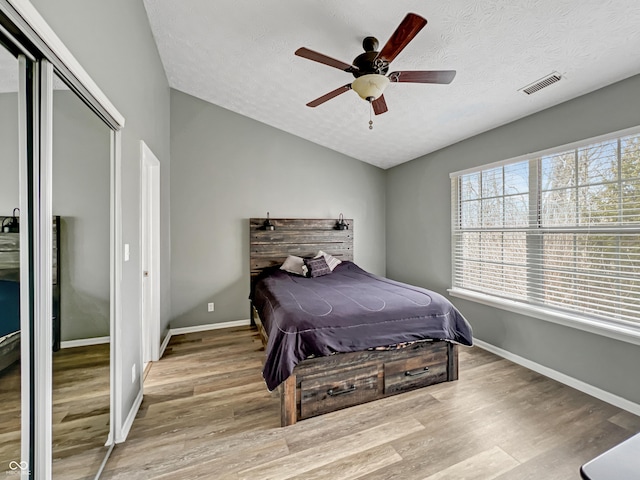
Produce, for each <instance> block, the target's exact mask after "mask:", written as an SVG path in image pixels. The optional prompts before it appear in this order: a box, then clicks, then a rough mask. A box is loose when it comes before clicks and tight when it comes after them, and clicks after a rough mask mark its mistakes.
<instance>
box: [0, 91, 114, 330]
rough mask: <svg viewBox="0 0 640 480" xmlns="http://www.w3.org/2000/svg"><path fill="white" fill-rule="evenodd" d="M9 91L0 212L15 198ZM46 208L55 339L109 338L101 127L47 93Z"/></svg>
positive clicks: (4, 98)
mask: <svg viewBox="0 0 640 480" xmlns="http://www.w3.org/2000/svg"><path fill="white" fill-rule="evenodd" d="M17 108H18V107H17V94H15V93H2V94H0V168H1V169H2V170H1V171H2V174H1V175H0V178H1V179H2V182H1V186H0V215H10V214H11V212H12V210H13V208H14V207H17V206H18V203H19V191H18V190H19V189H18V118H17V111H18V110H17ZM53 123H54V126H53V212H54V215H59V216H60V217H61V239H60V240H61V243H60V281H61V284H60V285H61V289H60V290H61V293H60V296H61V319H62V320H61V321H62V325H61V333H62V340H63V341H65V340H75V339H81V338H91V337H101V336H108V335H109V159H110V155H109V149H110V141H109V131H110V130H109V128H108V127H107V126H106V125H105V124H104V123H103V122H102V121H101V120H99V119H98V117H97V116H96V115H95V114H93V113H92V112H91V111H90V110H89V109H88V108H87V107H86V106H85V105H84V104H83V103H82V102H81V101H80V100H79V99H78V98H77V97H76V96H75V95H74V94H73V93H71V92H70V91H68V90H56V91H54V102H53Z"/></svg>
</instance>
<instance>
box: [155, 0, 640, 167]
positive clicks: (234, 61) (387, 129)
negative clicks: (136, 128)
mask: <svg viewBox="0 0 640 480" xmlns="http://www.w3.org/2000/svg"><path fill="white" fill-rule="evenodd" d="M144 5H145V7H146V10H147V14H148V17H149V21H150V24H151V28H152V31H153V34H154V36H155V39H156V43H157V45H158V50H159V52H160V57H161V59H162V62H163V64H164V68H165V71H166V73H167V77H168V81H169V85H170V86H171V87H172V88H175V89H177V90H180V91H182V92H185V93H188V94H190V95H193V96H195V97H198V98H201V99H203V100H206V101H208V102H211V103H213V104H216V105H219V106H221V107H224V108H226V109H229V110H231V111H234V112H237V113H239V114H242V115H245V116H247V117H250V118H253V119H255V120H258V121H260V122H263V123H266V124H268V125H271V126H273V127H276V128H278V129H281V130H284V131H286V132H289V133H292V134H294V135H297V136H299V137H302V138H305V139H307V140H309V141H312V142H315V143H317V144H320V145H323V146H325V147H327V148H330V149H333V150H336V151H338V152H341V153H344V154H345V155H348V156H350V157H353V158H357V159H359V160H362V161H364V162H368V163H371V164H373V165H377V166H379V167H382V168H389V167H392V166H394V165H397V164H400V163H402V162H406V161H408V160H411V159H414V158H417V157H420V156H422V155H425V154H427V153H429V152H432V151H435V150H438V149H440V148H443V147H445V146H447V145H450V144H452V143H455V142H458V141H460V140H463V139H465V138H468V137H470V136H473V135H476V134H478V133H481V132H483V131H486V130H489V129H491V128H494V127H497V126H499V125H502V124H505V123H508V122H511V121H513V120H516V119H518V118H521V117H524V116H526V115H529V114H531V113H533V112H536V111H539V110H543V109H545V108H547V107H550V106H552V105H555V104H558V103H560V102H563V101H566V100H569V99H571V98H574V97H577V96H579V95H583V94H585V93H587V92H590V91H593V90H596V89H598V88H601V87H603V86H605V85H608V84H610V83H613V82H616V81H619V80H622V79H624V78H626V77H629V76H632V75H634V74H637V73H640V28H638V25H640V1H638V0H515V1H513V0H483V1H478V0H450V1H446V2H442V1H424V0H422V1H417V0H409V1H402V2H391V1H388V0H386V1H382V0H350V1H345V0H323V1H303V0H279V1H277V2H264V1H258V0H253V1H252V0H242V1H237V0H235V1H232V0H216V1H215V2H214V1H210V0H181V1H179V2H177V1H175V0H144ZM408 12H415V13H417V14H419V15H422V16H423V17H425V18H426V19H427V21H428V24H427V26H426V27H425V28H424V29H423V30H422V31H421V32H420V33H418V35H417V36H416V37H415V39H414V40H413V41H412V42H411V43H410V44H409V45H408V46H407V47H406V48H405V50H403V51H402V52H401V53H400V54H399V55H398V57H397V58H396V59H395V60H393V62H392V65H391V69H390V71H394V70H448V69H452V70H456V71H457V76H456V78H455V79H454V80H453V82H452V83H451V84H450V85H425V84H409V83H392V84H390V85H389V86H388V87H387V89H386V90H385V99H386V103H387V105H388V108H389V111H388V112H387V113H384V114H382V115H378V116H374V118H373V121H374V128H373V130H369V128H368V127H369V125H368V122H369V115H370V110H369V104H368V103H367V102H366V101H364V100H362V99H360V98H359V97H358V96H357V94H356V93H355V92H353V91H349V92H346V93H344V94H342V95H340V96H338V97H336V98H334V99H332V100H330V101H328V102H326V103H324V104H323V105H320V106H318V107H316V108H309V107H307V106H306V103H308V102H310V101H311V100H313V99H315V98H317V97H319V96H321V95H323V94H325V93H327V92H330V91H331V90H334V89H336V88H338V87H340V86H342V85H345V84H347V83H349V82H351V81H352V80H353V77H352V75H351V74H349V73H346V72H343V71H340V70H338V69H335V68H332V67H329V66H326V65H322V64H320V63H316V62H312V61H310V60H307V59H304V58H300V57H298V56H295V55H294V52H295V50H296V49H298V48H299V47H303V46H304V47H307V48H309V49H312V50H316V51H318V52H321V53H323V54H325V55H328V56H330V57H333V58H335V59H338V60H341V61H343V62H346V63H351V61H352V60H353V59H354V58H355V57H356V56H357V55H359V54H360V53H362V52H363V50H362V40H363V38H364V37H366V36H369V35H371V36H375V37H377V38H378V40H379V41H380V44H381V46H382V45H384V43H385V42H386V41H387V39H388V38H389V37H390V36H391V34H392V33H393V32H394V30H395V29H396V27H397V26H398V25H399V23H400V22H401V20H402V19H403V18H404V16H405V15H406V14H407V13H408ZM554 71H555V72H559V73H560V74H561V75H562V77H563V78H562V80H561V81H560V82H558V83H556V84H554V85H551V86H549V87H547V88H545V89H542V90H540V91H539V92H537V93H535V94H533V95H531V96H528V95H526V94H524V93H522V92H519V91H518V90H519V89H521V88H522V87H525V86H527V85H528V84H530V83H532V82H535V81H536V80H538V79H540V78H541V77H544V76H546V75H548V74H550V73H552V72H554ZM639 94H640V92H639Z"/></svg>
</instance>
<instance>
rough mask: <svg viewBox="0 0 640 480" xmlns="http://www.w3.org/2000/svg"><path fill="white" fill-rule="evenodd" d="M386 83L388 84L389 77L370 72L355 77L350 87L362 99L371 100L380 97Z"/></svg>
mask: <svg viewBox="0 0 640 480" xmlns="http://www.w3.org/2000/svg"><path fill="white" fill-rule="evenodd" d="M387 85H389V79H388V78H387V77H385V76H384V75H379V74H376V73H372V74H369V75H362V76H361V77H358V78H356V79H355V80H354V81H353V83H352V84H351V88H352V89H353V90H354V91H355V92H356V93H357V94H358V95H359V96H360V98H362V99H363V100H367V101H373V100H377V99H378V98H380V95H382V94H383V93H384V89H385V88H386V87H387Z"/></svg>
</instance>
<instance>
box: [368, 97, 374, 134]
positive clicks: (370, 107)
mask: <svg viewBox="0 0 640 480" xmlns="http://www.w3.org/2000/svg"><path fill="white" fill-rule="evenodd" d="M372 111H373V102H372V101H371V100H369V130H373V120H372V118H371V112H372Z"/></svg>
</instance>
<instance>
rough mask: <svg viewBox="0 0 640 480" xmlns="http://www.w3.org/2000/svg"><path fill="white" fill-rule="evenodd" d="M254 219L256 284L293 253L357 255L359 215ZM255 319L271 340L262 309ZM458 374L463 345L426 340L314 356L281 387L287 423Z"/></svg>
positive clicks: (252, 240) (253, 314)
mask: <svg viewBox="0 0 640 480" xmlns="http://www.w3.org/2000/svg"><path fill="white" fill-rule="evenodd" d="M265 220H266V219H264V218H252V219H250V222H249V223H250V228H249V231H250V266H251V267H250V268H251V287H252V288H253V283H254V281H255V279H256V277H257V276H258V275H259V274H260V273H261V272H262V270H263V269H264V268H266V267H270V266H275V265H280V264H282V262H284V260H285V259H286V258H287V255H297V256H301V257H309V256H313V255H315V254H316V253H317V252H318V250H323V251H325V252H327V253H330V254H331V255H333V256H335V257H337V258H340V259H341V260H351V261H352V260H353V220H350V219H345V222H346V223H347V224H349V229H346V230H337V229H336V228H335V226H336V220H335V219H291V218H288V219H270V221H271V223H273V224H274V225H275V230H269V229H265V228H264V226H263V225H264V222H265ZM251 319H252V321H253V322H254V323H255V325H256V326H257V328H258V331H259V332H260V336H261V337H262V341H263V343H264V345H265V346H266V344H267V333H266V331H265V329H264V328H263V326H262V322H261V320H260V317H259V315H258V312H257V311H256V309H255V308H254V307H253V305H252V306H251ZM457 379H458V348H457V345H455V344H452V343H450V342H444V341H423V342H417V343H414V344H412V345H409V346H408V347H405V348H399V349H397V350H365V351H361V352H349V353H338V354H335V355H330V356H327V357H315V358H308V359H306V360H303V361H302V362H300V363H299V364H298V365H297V366H296V367H295V369H294V371H293V374H291V375H290V376H289V378H287V379H286V380H285V381H284V383H282V384H281V385H280V387H279V389H280V399H281V400H280V401H281V424H282V426H287V425H292V424H294V423H296V422H297V421H298V420H303V419H305V418H309V417H314V416H316V415H321V414H324V413H329V412H333V411H335V410H339V409H342V408H346V407H351V406H354V405H359V404H361V403H365V402H370V401H373V400H377V399H380V398H384V397H388V396H390V395H396V394H398V393H402V392H407V391H410V390H415V389H416V388H421V387H425V386H428V385H433V384H436V383H441V382H447V381H453V380H457Z"/></svg>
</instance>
